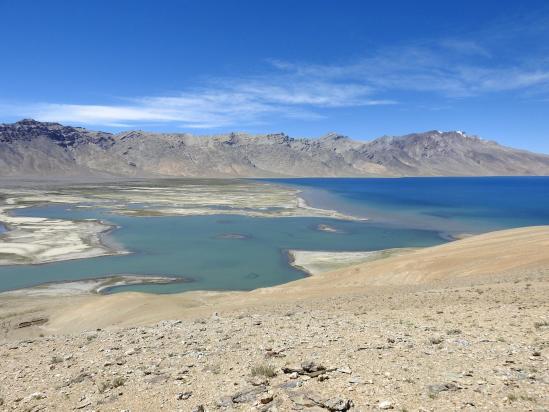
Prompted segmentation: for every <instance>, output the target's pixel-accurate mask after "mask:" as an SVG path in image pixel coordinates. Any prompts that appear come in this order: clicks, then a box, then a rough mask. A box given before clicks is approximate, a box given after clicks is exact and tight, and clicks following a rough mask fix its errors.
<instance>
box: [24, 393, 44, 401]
mask: <svg viewBox="0 0 549 412" xmlns="http://www.w3.org/2000/svg"><path fill="white" fill-rule="evenodd" d="M44 398H46V394H45V393H44V392H34V393H31V394H30V395H29V396H27V398H26V400H27V401H31V400H39V399H44Z"/></svg>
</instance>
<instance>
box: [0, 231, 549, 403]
mask: <svg viewBox="0 0 549 412" xmlns="http://www.w3.org/2000/svg"><path fill="white" fill-rule="evenodd" d="M399 273H400V278H399V275H398V274H399ZM384 274H385V279H386V282H382V279H383V278H384ZM548 275H549V228H548V227H538V228H525V229H518V230H511V231H504V232H495V233H492V234H487V235H482V236H475V237H471V238H467V239H464V240H459V241H456V242H452V243H450V244H447V245H443V246H438V247H434V248H428V249H423V250H420V251H414V252H411V253H409V254H406V255H403V256H395V257H389V258H387V259H384V260H382V261H375V262H370V263H365V264H361V265H359V266H356V267H352V268H346V269H342V270H339V271H337V272H333V273H329V274H325V275H320V276H315V277H310V278H307V279H304V280H301V281H298V282H293V283H290V284H287V285H282V286H279V287H274V288H269V289H263V290H258V291H254V292H248V293H226V294H223V293H221V294H220V293H193V294H182V295H174V296H150V295H142V294H136V293H133V294H132V293H129V294H118V295H112V296H90V297H78V298H75V297H74V298H52V297H44V298H36V299H31V298H23V297H17V298H16V297H10V298H0V299H1V300H0V322H1V323H2V325H3V330H2V333H3V343H1V344H0V371H1V372H0V405H1V406H0V409H1V410H6V411H11V410H16V411H65V410H66V411H70V410H82V411H124V410H126V411H158V410H166V411H217V410H221V411H223V410H227V411H228V410H238V411H294V410H296V411H300V410H303V411H345V410H351V411H370V410H395V411H447V410H449V411H454V410H462V409H463V410H471V411H473V410H487V411H498V410H508V411H517V410H518V411H522V410H525V411H529V410H530V411H547V410H549V395H548V394H549V362H548V357H549V315H548V314H549V298H548V296H549V276H548ZM33 319H34V320H37V319H45V321H40V322H37V323H36V324H33V323H32V322H31V324H30V325H26V326H25V327H19V326H21V323H22V322H23V321H26V322H30V321H32V320H33Z"/></svg>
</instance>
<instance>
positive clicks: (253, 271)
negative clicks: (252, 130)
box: [0, 177, 549, 293]
mask: <svg viewBox="0 0 549 412" xmlns="http://www.w3.org/2000/svg"><path fill="white" fill-rule="evenodd" d="M267 181H269V182H274V183H277V184H283V185H291V186H294V187H295V186H297V187H298V188H299V189H301V190H302V191H303V193H302V195H303V197H304V198H305V199H306V200H307V202H308V203H309V204H310V205H312V206H315V207H323V208H329V209H335V210H338V211H341V212H344V213H346V214H351V215H354V216H362V217H368V218H370V220H369V221H350V220H336V219H331V218H320V217H314V218H313V217H277V218H263V217H249V216H239V215H214V216H165V217H132V216H123V215H119V214H113V213H110V212H109V210H108V209H83V208H75V207H72V206H70V205H55V206H51V205H49V206H40V207H31V208H26V209H19V210H17V211H16V212H17V214H18V215H22V216H42V217H55V218H64V219H89V218H93V219H102V220H106V221H108V222H110V223H113V224H115V225H117V226H119V228H118V229H116V230H114V231H113V232H112V233H111V234H110V235H109V236H110V237H112V239H113V240H114V241H115V242H117V243H119V244H121V245H123V246H124V247H125V248H126V249H127V250H129V251H131V252H132V253H131V254H128V255H117V256H104V257H96V258H89V259H76V260H70V261H62V262H55V263H47V264H41V265H20V266H16V265H13V266H2V267H0V280H1V281H0V290H11V289H19V288H25V287H29V286H34V285H38V284H40V283H44V282H53V281H66V280H76V279H85V278H94V277H103V276H111V275H116V274H140V275H154V276H158V275H169V276H181V277H184V278H186V279H187V280H189V281H188V282H184V283H172V284H163V285H150V284H147V285H132V286H122V287H117V288H114V289H113V290H111V293H115V292H120V291H127V290H134V291H144V292H153V293H174V292H182V291H189V290H251V289H255V288H259V287H266V286H272V285H276V284H281V283H285V282H289V281H292V280H295V279H299V278H301V277H303V276H304V273H303V272H301V271H299V270H297V269H296V268H294V267H292V266H291V265H290V264H289V262H288V256H287V253H286V251H287V250H288V249H298V250H329V251H338V250H341V251H363V250H381V249H387V248H396V247H424V246H430V245H436V244H440V243H443V242H445V241H447V240H448V239H449V238H450V237H451V236H452V235H459V234H463V233H479V232H484V231H489V230H495V229H502V228H510V227H518V226H529V225H541V224H549V178H544V177H524V178H522V177H521V178H514V177H513V178H406V179H269V180H267ZM322 225H327V226H329V227H330V228H333V229H335V230H334V231H324V230H319V227H322Z"/></svg>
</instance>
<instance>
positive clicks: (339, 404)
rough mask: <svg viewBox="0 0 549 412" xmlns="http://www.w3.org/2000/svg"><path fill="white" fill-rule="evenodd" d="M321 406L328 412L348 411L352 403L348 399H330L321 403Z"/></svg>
mask: <svg viewBox="0 0 549 412" xmlns="http://www.w3.org/2000/svg"><path fill="white" fill-rule="evenodd" d="M322 406H324V408H326V409H328V410H329V411H337V412H339V411H342V412H344V411H348V410H349V409H351V408H352V407H353V401H351V400H350V399H341V398H331V399H328V400H326V401H324V402H322Z"/></svg>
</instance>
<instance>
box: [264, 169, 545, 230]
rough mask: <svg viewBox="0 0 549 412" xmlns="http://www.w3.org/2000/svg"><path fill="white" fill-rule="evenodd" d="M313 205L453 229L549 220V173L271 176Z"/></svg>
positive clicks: (377, 218)
mask: <svg viewBox="0 0 549 412" xmlns="http://www.w3.org/2000/svg"><path fill="white" fill-rule="evenodd" d="M270 180H271V181H273V182H277V183H284V184H291V185H297V186H298V187H300V188H301V189H303V190H304V193H303V196H304V198H305V199H307V200H308V201H309V202H310V203H312V204H313V205H316V206H324V207H334V208H337V209H338V210H341V211H343V212H346V213H350V214H353V215H359V216H365V217H369V218H371V219H373V220H374V221H378V222H385V223H389V224H392V225H397V226H400V227H418V228H422V229H433V230H440V231H448V232H453V233H459V232H470V233H480V232H486V231H490V230H497V229H505V228H512V227H521V226H533V225H544V224H549V177H475V178H470V177H450V178H448V177H440V178H399V179H384V178H379V179H270Z"/></svg>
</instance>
